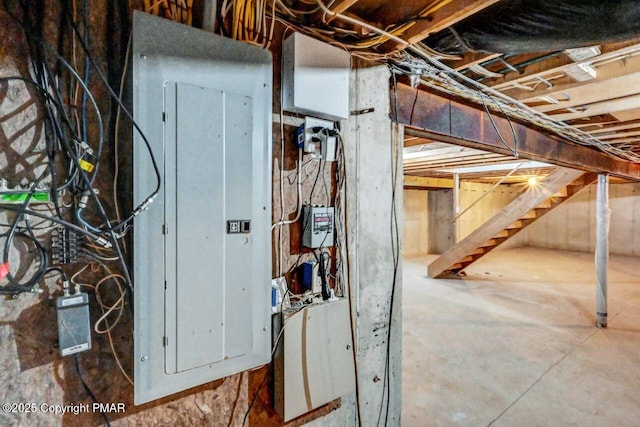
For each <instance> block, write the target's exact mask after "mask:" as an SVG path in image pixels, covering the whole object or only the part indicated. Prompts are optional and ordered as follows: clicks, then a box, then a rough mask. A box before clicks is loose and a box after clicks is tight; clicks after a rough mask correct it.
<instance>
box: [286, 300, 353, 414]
mask: <svg viewBox="0 0 640 427" xmlns="http://www.w3.org/2000/svg"><path fill="white" fill-rule="evenodd" d="M278 318H279V316H274V321H277V319H278ZM284 321H285V325H286V326H285V327H284V331H283V332H282V336H281V338H280V341H279V344H278V347H277V349H276V353H275V355H274V361H273V363H274V372H275V381H274V406H275V408H276V411H277V412H278V413H279V414H280V416H281V417H282V418H283V420H284V421H285V422H287V421H289V420H291V419H293V418H296V417H298V416H300V415H302V414H305V413H307V412H309V411H312V410H313V409H316V408H318V407H320V406H322V405H324V404H326V403H329V402H331V401H332V400H334V399H337V398H339V397H341V396H344V395H346V394H349V393H351V392H353V391H354V390H355V373H354V361H353V344H352V341H351V329H350V324H351V321H350V318H349V301H348V300H347V299H343V298H336V300H335V301H328V302H323V303H317V304H310V305H308V306H306V307H305V308H303V309H300V310H298V311H295V312H291V311H289V312H285V313H284ZM277 333H278V330H277V328H274V334H277Z"/></svg>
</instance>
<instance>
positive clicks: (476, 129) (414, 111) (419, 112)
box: [391, 84, 640, 181]
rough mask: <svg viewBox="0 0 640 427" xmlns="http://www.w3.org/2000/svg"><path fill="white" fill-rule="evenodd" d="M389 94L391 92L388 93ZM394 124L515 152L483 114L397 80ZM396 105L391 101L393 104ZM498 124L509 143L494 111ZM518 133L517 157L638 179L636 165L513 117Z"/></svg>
mask: <svg viewBox="0 0 640 427" xmlns="http://www.w3.org/2000/svg"><path fill="white" fill-rule="evenodd" d="M391 96H392V97H393V94H391ZM397 96H398V111H397V112H393V113H392V117H395V115H396V114H397V117H398V123H400V124H403V125H406V126H407V128H405V134H406V135H411V136H420V137H424V138H431V139H435V140H438V141H442V142H449V143H451V144H457V145H462V146H465V147H471V148H478V149H481V150H486V151H491V152H494V153H499V154H504V155H513V154H514V153H513V151H512V150H511V149H508V148H506V147H505V146H504V142H503V141H502V140H501V139H500V138H499V136H498V134H497V132H496V129H495V128H494V126H493V124H492V122H491V120H490V119H489V116H488V115H487V113H486V112H485V111H484V110H483V109H482V108H481V107H479V106H478V107H472V106H469V105H466V104H463V103H461V102H458V101H453V100H450V99H447V98H444V97H443V96H440V95H435V94H433V93H430V92H427V91H424V90H419V92H418V96H417V98H416V92H415V89H413V88H411V87H410V86H408V85H406V84H399V85H398V89H397ZM391 104H392V105H395V102H392V103H391ZM492 118H493V122H494V123H495V126H496V128H497V129H498V131H499V132H500V134H501V135H503V138H504V140H505V141H506V142H507V143H508V144H509V145H510V146H511V147H513V143H514V141H513V137H512V131H511V126H510V123H509V121H507V120H506V119H505V118H503V117H501V116H500V115H499V114H495V113H494V114H492ZM511 123H513V128H514V131H515V133H516V135H517V142H518V154H519V157H520V158H523V159H530V160H537V161H541V162H546V163H551V164H555V165H558V166H565V167H569V168H574V169H580V170H584V171H589V172H601V173H609V174H611V175H613V176H617V177H620V178H626V179H630V180H633V181H640V164H637V163H632V162H628V161H624V160H621V159H617V158H614V157H612V156H609V155H607V154H605V153H603V152H601V151H598V150H596V149H595V148H594V149H592V148H590V147H586V146H582V145H576V144H573V143H571V142H570V141H567V140H565V139H562V138H560V137H558V136H555V135H549V134H547V133H544V132H543V131H541V130H538V129H534V128H533V127H528V126H526V125H524V124H522V123H520V122H516V121H515V120H513V119H512V120H511Z"/></svg>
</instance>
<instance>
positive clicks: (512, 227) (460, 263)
mask: <svg viewBox="0 0 640 427" xmlns="http://www.w3.org/2000/svg"><path fill="white" fill-rule="evenodd" d="M571 173H573V175H567V174H571ZM562 174H565V175H564V176H565V177H569V176H572V177H573V178H575V179H574V180H573V181H572V182H570V183H569V184H565V185H564V186H563V187H559V186H558V185H550V186H547V187H546V188H547V189H549V190H550V191H553V189H558V188H559V189H558V190H557V191H556V192H555V193H553V195H550V196H548V197H547V198H545V199H542V201H540V200H541V197H540V195H539V194H535V193H533V194H529V195H528V196H526V197H525V198H524V199H520V201H519V205H514V206H513V207H509V208H505V209H504V210H503V211H501V212H500V213H499V214H496V216H495V217H494V218H492V219H491V220H490V221H493V222H492V223H491V225H490V229H491V230H495V229H496V228H497V227H498V226H500V224H504V223H505V222H506V221H508V220H509V218H513V216H515V215H517V214H515V215H514V212H515V211H518V212H522V211H523V210H524V209H526V208H527V206H526V205H527V204H528V205H529V206H530V205H531V204H532V203H536V202H537V201H540V203H538V205H536V206H535V207H531V208H530V210H529V211H527V212H526V213H525V214H521V215H522V216H521V217H520V218H518V219H515V220H513V219H511V220H512V221H513V222H512V223H511V224H509V225H508V226H506V227H505V228H504V229H502V230H500V231H499V232H497V233H496V234H495V235H494V236H492V237H491V238H490V239H488V240H487V241H485V242H484V243H482V244H479V245H477V247H476V248H475V249H471V248H472V247H473V246H471V245H473V244H474V242H473V241H472V240H467V241H466V242H465V246H463V248H465V249H464V250H465V253H466V254H467V255H465V256H464V257H463V258H461V259H458V260H455V264H453V265H449V266H447V267H448V268H446V269H444V270H443V272H442V273H440V274H437V270H438V269H439V268H442V267H443V266H444V264H445V263H446V262H447V261H451V262H454V260H451V259H449V260H446V259H443V260H442V261H441V262H440V264H439V266H435V265H434V267H435V268H433V270H436V271H433V273H434V274H436V275H437V277H441V276H442V275H445V274H450V275H458V274H459V272H460V271H462V270H464V269H465V268H466V267H468V266H469V265H471V264H472V263H474V262H476V261H477V260H478V259H480V258H481V257H483V256H484V255H486V254H487V253H488V252H490V251H491V250H492V249H493V248H495V247H497V246H499V245H500V244H502V243H503V242H505V241H506V240H508V239H509V238H510V237H512V236H513V235H515V234H517V233H518V232H519V231H520V230H521V229H523V228H525V227H527V226H529V225H530V224H532V223H533V222H535V221H537V220H538V219H539V218H540V217H542V216H543V215H544V214H546V213H547V212H548V211H550V210H552V209H554V208H555V207H556V206H558V205H560V204H562V203H564V202H565V201H566V200H568V199H570V198H571V197H573V196H574V195H575V194H577V193H579V192H580V191H582V190H583V189H584V188H586V187H588V186H589V185H591V183H592V182H593V179H591V177H590V176H589V174H587V175H584V174H583V175H580V176H578V177H577V178H576V176H577V175H576V171H573V172H571V171H567V170H565V169H563V170H562V172H560V173H559V174H557V175H555V176H554V178H552V180H551V181H550V182H555V184H560V185H562V184H561V182H560V178H559V177H560V176H562ZM564 182H566V180H565V181H564ZM538 191H539V190H538ZM527 197H528V199H527ZM543 197H545V196H543ZM534 200H535V201H534ZM524 201H527V202H526V203H524ZM487 225H489V224H488V223H487ZM488 234H489V233H488V230H486V231H485V232H484V233H479V234H478V235H477V236H475V235H474V237H473V238H472V239H473V240H480V239H479V238H482V237H485V238H486V236H487V235H488ZM463 241H464V239H463ZM454 247H455V246H454ZM458 253H459V252H458ZM450 255H453V253H451V254H450ZM450 255H449V256H450ZM430 270H431V267H430Z"/></svg>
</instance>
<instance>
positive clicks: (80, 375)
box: [74, 353, 111, 427]
mask: <svg viewBox="0 0 640 427" xmlns="http://www.w3.org/2000/svg"><path fill="white" fill-rule="evenodd" d="M74 361H75V366H76V373H77V374H78V378H79V379H80V382H81V383H82V386H83V387H84V391H86V392H87V394H88V395H89V397H90V398H91V401H92V402H93V403H100V402H99V401H98V399H97V398H96V395H95V394H93V392H92V391H91V389H90V388H89V386H88V385H87V383H86V382H85V381H84V378H83V377H82V372H80V358H79V357H78V354H77V353H76V354H75V357H74ZM100 415H102V418H103V419H104V422H105V424H106V425H107V426H108V427H111V423H110V422H109V418H107V414H105V413H104V412H102V411H100Z"/></svg>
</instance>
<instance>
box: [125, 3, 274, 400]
mask: <svg viewBox="0 0 640 427" xmlns="http://www.w3.org/2000/svg"><path fill="white" fill-rule="evenodd" d="M175 46H189V48H188V49H186V50H176V49H175ZM183 55H184V56H183ZM133 71H134V73H133V83H134V90H133V91H134V94H133V99H134V112H135V114H134V115H135V119H136V121H137V122H138V124H139V125H140V127H141V129H142V130H143V131H144V132H145V134H146V137H147V140H148V141H149V144H150V145H151V149H152V151H153V154H154V156H155V159H156V162H157V164H158V167H159V169H160V172H161V175H162V183H161V189H160V193H159V195H158V197H157V198H156V200H155V201H154V203H153V204H152V205H151V206H150V208H149V209H148V211H146V212H144V213H143V214H141V215H140V216H139V217H137V218H136V221H135V224H134V248H133V249H134V254H133V264H134V265H133V267H134V268H133V270H134V289H135V292H134V302H135V304H134V305H135V307H134V309H135V313H134V322H135V324H134V328H135V334H134V350H135V355H134V357H135V360H134V362H135V363H134V368H135V372H134V373H135V403H136V404H140V403H144V402H148V401H150V400H154V399H157V398H159V397H162V396H166V395H169V394H172V393H176V392H179V391H182V390H184V389H187V388H190V387H194V386H197V385H200V384H203V383H206V382H209V381H213V380H215V379H218V378H222V377H225V376H228V375H231V374H234V373H237V372H241V371H244V370H247V369H251V368H254V367H256V366H260V365H262V364H265V363H268V362H269V360H270V336H271V335H270V332H271V330H270V312H271V306H270V304H271V300H270V292H271V287H270V278H271V239H270V225H271V209H270V204H271V187H270V176H271V174H270V159H271V153H270V146H271V137H270V134H271V122H270V119H271V90H272V89H271V55H270V54H269V53H268V52H266V51H264V50H262V49H258V48H256V47H254V46H250V45H247V44H244V43H239V42H236V41H232V40H229V39H224V38H221V37H218V36H215V35H212V34H210V33H205V32H202V31H199V30H195V29H193V28H189V27H185V26H182V25H178V24H175V23H172V22H170V21H168V20H163V19H158V18H155V17H152V16H150V15H144V14H138V13H136V14H135V15H134V44H133ZM134 144H135V145H134V161H133V177H134V202H135V203H140V202H141V201H142V200H144V198H145V197H146V196H147V195H148V194H149V193H150V192H151V191H152V190H153V188H154V186H155V184H156V182H155V180H154V174H153V166H152V164H151V160H150V156H149V154H148V153H147V152H146V148H145V144H144V141H143V140H142V138H141V137H140V136H139V135H138V136H136V137H135V138H134Z"/></svg>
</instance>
